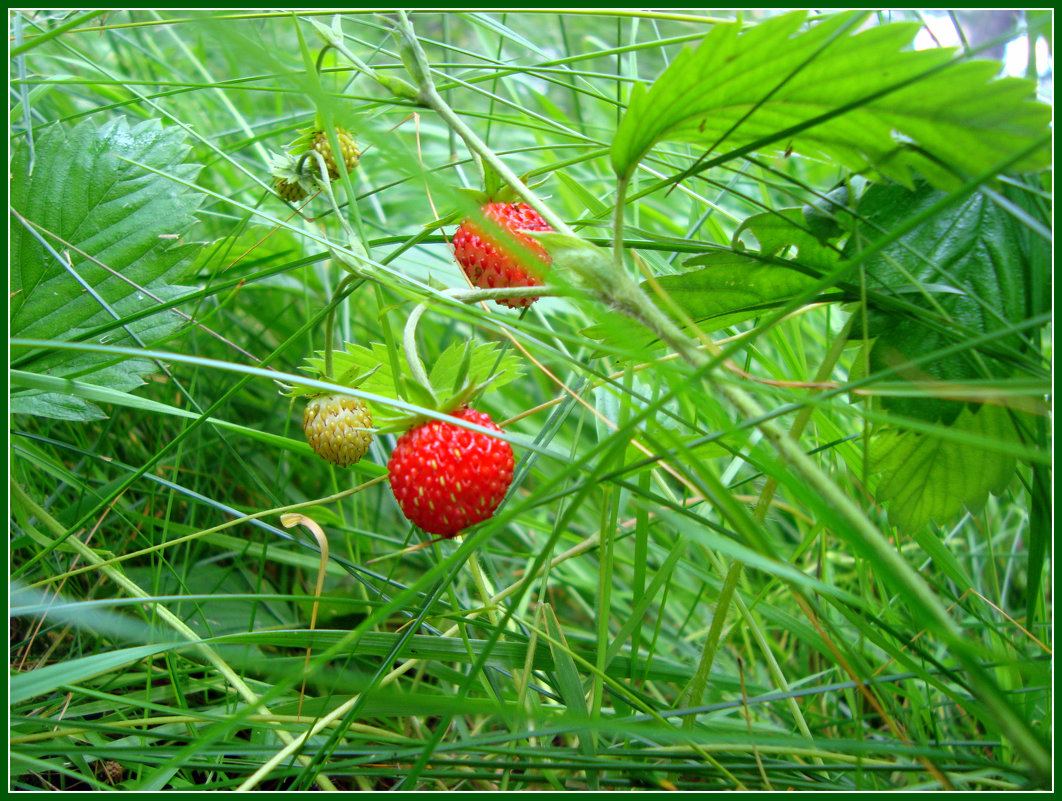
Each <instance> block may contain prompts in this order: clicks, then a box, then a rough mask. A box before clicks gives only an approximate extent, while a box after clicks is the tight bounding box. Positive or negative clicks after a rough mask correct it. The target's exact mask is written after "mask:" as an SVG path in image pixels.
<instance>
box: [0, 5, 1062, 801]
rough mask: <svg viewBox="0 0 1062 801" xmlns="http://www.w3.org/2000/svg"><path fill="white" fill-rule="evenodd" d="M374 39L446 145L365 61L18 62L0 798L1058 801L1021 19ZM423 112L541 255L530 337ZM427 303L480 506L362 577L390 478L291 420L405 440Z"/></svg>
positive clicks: (210, 29) (1044, 418) (17, 24)
mask: <svg viewBox="0 0 1062 801" xmlns="http://www.w3.org/2000/svg"><path fill="white" fill-rule="evenodd" d="M930 16H931V18H932V19H935V20H936V19H940V18H941V15H939V14H936V15H930ZM410 21H411V25H412V30H413V31H415V35H416V38H417V45H416V47H417V48H421V52H422V53H423V55H424V57H425V58H426V60H427V64H428V65H429V67H430V74H431V77H432V80H433V82H434V85H435V86H436V87H437V89H438V95H437V100H436V99H432V98H429V97H428V94H427V93H423V92H422V93H421V94H420V95H419V96H418V94H417V88H418V87H417V86H414V84H418V82H419V83H423V81H424V80H425V76H424V75H418V72H419V70H420V69H421V68H420V67H418V61H417V56H418V53H417V49H416V48H414V47H413V46H412V43H411V42H410V41H409V39H404V38H403V36H402V34H401V32H400V29H401V18H400V16H399V15H397V14H393V13H392V14H364V15H358V14H344V15H342V16H341V17H339V18H338V21H336V22H334V23H333V17H332V15H331V14H321V13H313V14H301V13H300V14H292V13H283V12H253V13H251V12H248V13H240V12H198V11H194V12H172V11H171V12H154V11H131V12H120V11H110V12H100V11H95V12H78V13H75V12H58V11H51V12H48V11H44V12H36V13H33V14H31V13H28V12H12V13H11V14H10V15H9V28H10V33H11V37H12V39H11V41H12V42H13V45H12V48H11V56H12V73H11V74H12V76H13V78H12V81H11V87H12V90H13V91H12V95H11V96H12V98H13V101H12V106H11V111H10V119H11V131H10V148H11V150H10V158H9V164H10V171H11V175H12V181H11V215H10V225H11V241H10V254H11V285H10V289H9V293H10V300H9V312H10V313H9V319H10V323H11V344H10V353H11V370H10V372H9V377H10V380H11V397H10V402H11V411H12V416H11V436H10V472H11V487H10V497H11V520H10V528H11V539H10V544H9V558H10V570H11V581H12V583H11V588H12V599H11V602H10V606H11V612H12V617H11V638H10V639H11V647H10V656H9V661H10V666H11V680H10V707H9V723H10V729H11V743H12V745H11V780H10V787H11V789H15V790H27V789H41V788H47V789H90V788H91V789H110V788H114V787H117V788H120V789H125V790H153V789H215V790H229V789H236V788H238V787H242V788H244V789H251V788H254V787H257V788H259V789H312V788H314V787H316V788H319V789H325V790H329V789H361V790H384V789H395V788H398V789H404V790H413V789H450V790H476V789H479V790H525V789H535V790H538V789H556V790H572V789H606V790H613V789H665V790H671V789H682V790H696V789H709V790H711V789H757V790H788V789H797V790H813V791H814V790H818V791H832V790H892V789H910V790H918V789H966V788H969V789H1023V788H1045V787H1048V786H1050V784H1051V781H1052V780H1051V760H1050V746H1051V741H1050V737H1051V733H1050V727H1051V717H1050V710H1051V707H1052V704H1051V701H1052V695H1051V680H1050V678H1051V677H1050V670H1049V667H1050V657H1051V647H1052V646H1051V642H1052V623H1053V607H1052V593H1051V590H1052V587H1051V582H1050V580H1049V577H1050V566H1051V561H1050V553H1049V541H1050V519H1051V508H1050V491H1049V488H1050V486H1051V483H1050V482H1051V476H1050V471H1051V464H1052V463H1051V459H1050V448H1051V441H1050V439H1049V435H1048V429H1049V422H1048V421H1049V417H1048V415H1049V411H1050V410H1049V406H1048V405H1047V397H1048V395H1049V393H1050V388H1051V381H1050V378H1051V364H1052V362H1051V358H1052V344H1051V312H1050V308H1051V306H1050V302H1049V297H1050V294H1049V293H1050V286H1051V276H1050V273H1051V271H1050V255H1051V244H1052V233H1051V230H1050V220H1051V215H1050V208H1051V201H1052V173H1051V172H1050V163H1051V162H1050V157H1051V153H1050V150H1049V143H1050V132H1049V128H1048V124H1049V121H1050V117H1051V107H1050V100H1051V98H1050V87H1051V83H1050V72H1049V70H1048V71H1046V72H1044V71H1043V69H1042V68H1043V67H1044V65H1043V64H1042V63H1040V64H1038V63H1037V62H1036V58H1037V56H1036V54H1037V53H1038V52H1040V51H1039V50H1038V48H1037V42H1040V43H1041V44H1042V43H1043V42H1044V41H1045V40H1046V42H1047V44H1048V47H1049V48H1050V46H1051V40H1050V33H1049V31H1050V22H1051V16H1050V14H1046V15H1045V14H1044V13H1040V12H1028V13H1015V14H1013V15H1010V16H1007V17H1005V19H1004V28H1005V29H1001V31H1000V32H999V33H998V34H996V35H995V37H996V38H994V39H993V38H992V35H991V34H990V35H988V39H987V41H985V40H983V39H977V38H976V37H975V33H977V32H978V31H979V30H980V29H981V27H982V26H981V23H982V22H983V21H984V20H982V19H979V18H976V17H969V16H963V17H961V18H960V17H958V16H954V15H953V16H952V17H951V21H952V23H953V24H955V25H956V26H958V28H959V29H960V30H961V31H962V34H963V35H964V36H966V35H967V34H969V39H968V40H967V43H968V45H969V52H967V53H964V52H961V51H960V52H956V51H953V50H950V49H947V48H928V49H923V50H919V51H914V50H912V49H911V46H910V43H911V41H912V40H913V39H914V37H915V35H916V34H917V32H918V31H919V30H920V28H921V27H922V25H923V24H924V23H925V22H926V21H927V20H926V18H925V17H923V15H922V14H921V13H919V12H903V13H901V14H892V15H890V14H884V13H882V14H875V13H870V12H866V13H855V12H845V13H835V12H824V13H822V14H817V15H808V14H805V13H803V12H796V13H791V14H783V13H781V12H748V13H746V14H744V15H742V17H741V18H740V19H735V17H734V16H733V15H732V14H731V13H730V12H715V13H713V14H712V15H709V16H704V15H701V14H693V13H688V14H687V13H683V14H669V13H649V12H615V11H613V12H605V11H601V12H593V11H574V10H573V11H572V12H570V13H565V14H556V13H534V12H525V13H501V12H497V13H495V12H490V13H487V12H478V11H468V12H457V11H452V12H417V13H412V14H410ZM321 26H324V27H321ZM333 26H334V27H333ZM330 31H332V32H334V35H336V36H337V37H338V39H337V42H338V44H340V45H341V47H338V48H337V47H331V48H325V47H324V39H323V38H322V37H327V36H329V35H331V34H330V33H329V32H330ZM396 34H397V35H396ZM1021 39H1026V40H1028V42H1029V44H1030V48H1029V52H1030V54H1031V56H1030V62H1029V76H1030V78H1032V79H1036V78H1037V77H1039V78H1041V81H1040V84H1039V92H1040V95H1041V97H1040V100H1041V101H1044V102H1036V93H1037V91H1038V86H1037V83H1036V82H1035V80H1024V79H1018V78H1005V79H998V78H997V75H998V73H999V64H998V63H993V62H989V61H985V60H983V56H982V58H981V59H979V58H978V53H979V49H980V50H986V51H987V50H988V49H990V48H991V47H993V46H998V45H1001V44H1003V43H1005V42H1007V41H1011V40H1013V41H1018V40H1021ZM1049 52H1050V51H1049ZM1045 75H1046V76H1047V77H1046V80H1044V79H1043V78H1044V76H1045ZM399 81H401V83H399ZM433 103H434V106H435V107H434V108H432V107H430V106H432V104H433ZM440 105H441V106H445V107H446V108H449V109H452V110H453V112H454V115H455V117H456V119H458V120H459V121H460V122H461V123H463V124H464V125H466V126H468V128H469V129H470V130H471V131H472V132H474V133H475V135H476V136H477V137H478V138H479V139H480V140H482V142H483V145H482V152H480V153H479V157H480V158H481V159H482V158H487V160H488V161H491V162H493V163H494V164H495V166H498V165H500V166H502V167H504V168H507V169H508V170H511V172H512V173H514V174H516V175H519V176H521V177H522V178H523V179H524V180H525V181H526V182H527V183H528V184H529V185H530V186H531V187H532V189H531V192H533V194H534V195H535V197H537V198H538V199H539V200H540V201H541V202H542V203H543V204H544V205H545V207H546V208H547V209H548V211H549V212H550V213H551V214H552V215H554V216H555V218H556V219H557V220H558V221H559V222H560V225H561V226H564V227H565V228H567V229H568V231H567V232H564V235H563V236H560V235H558V236H556V237H553V238H552V239H551V238H549V237H547V238H545V239H544V241H546V243H547V246H548V247H551V248H552V249H553V250H554V255H555V264H554V268H553V271H552V273H551V275H550V279H549V280H550V284H551V285H553V286H554V287H555V289H556V291H555V292H546V293H544V294H545V295H546V297H543V299H542V300H540V301H538V302H537V303H536V304H535V305H534V306H532V307H531V308H530V309H529V310H527V311H526V312H524V313H517V312H514V311H511V310H509V309H504V308H502V307H500V306H497V305H495V304H493V303H489V304H471V303H463V302H461V301H460V299H456V298H455V297H454V296H453V295H452V294H446V292H445V291H446V290H448V289H460V288H464V287H466V286H467V283H466V281H465V279H464V278H463V276H462V275H461V273H460V270H459V268H458V267H457V265H456V264H455V263H454V261H453V258H452V255H451V252H450V249H449V247H448V237H449V236H450V235H452V233H453V225H452V223H453V222H456V221H457V220H459V219H460V218H461V217H462V216H463V215H464V214H466V213H468V212H469V211H470V209H471V208H473V207H474V205H475V204H474V201H471V200H470V199H469V194H468V192H467V191H462V190H469V189H472V190H478V189H482V188H483V187H482V180H483V176H482V175H481V172H480V170H481V167H480V165H479V164H477V162H476V160H474V159H473V158H472V156H471V154H470V152H469V149H468V147H467V146H466V144H467V143H466V141H465V139H464V138H463V137H462V135H461V134H462V131H461V130H460V128H459V127H458V126H455V124H454V123H453V122H452V121H450V120H448V119H447V117H446V116H445V115H444V114H442V113H440ZM314 125H322V126H323V127H325V128H326V129H328V128H331V127H333V126H336V125H340V126H343V127H346V128H348V129H350V130H351V131H353V132H354V133H355V135H356V137H357V140H358V142H359V144H360V146H361V149H362V158H361V163H360V165H359V166H358V168H357V170H355V171H354V172H353V173H352V174H350V175H345V176H343V177H341V179H340V180H338V181H337V182H335V183H334V184H333V185H332V192H333V194H334V197H335V201H336V202H335V205H333V204H332V202H331V201H330V200H329V198H328V193H326V192H322V193H320V194H318V195H316V196H314V197H311V198H310V199H308V200H307V201H305V203H304V204H299V205H298V206H291V205H288V204H286V203H284V202H283V201H281V200H280V199H279V198H278V197H277V196H276V195H275V194H274V193H273V192H272V191H271V185H272V178H271V176H270V175H269V172H268V166H267V165H268V163H269V155H270V154H271V153H279V152H282V151H283V150H284V148H285V146H286V145H287V144H288V143H289V142H291V141H292V140H293V139H295V138H296V137H297V136H298V132H299V131H300V130H304V129H306V128H307V127H308V126H314ZM498 176H499V173H498V172H497V170H495V169H493V168H492V167H489V166H488V168H487V171H486V177H487V179H488V180H490V181H496V180H500V179H499V177H498ZM503 177H504V176H503ZM299 206H301V208H300V207H299ZM337 211H338V214H337ZM340 218H341V219H342V222H341V219H340ZM555 227H558V228H559V227H560V226H555ZM569 234H570V235H569ZM573 236H577V237H579V239H573V238H572V237H573ZM617 238H618V245H617V243H616V241H615V240H617ZM591 245H593V246H595V247H591ZM422 303H426V304H427V308H426V310H423V315H422V316H421V317H420V318H419V322H418V324H417V327H416V337H415V343H416V347H417V351H418V353H419V356H420V358H421V359H422V360H423V362H424V364H425V365H426V367H427V369H428V370H429V371H430V372H431V375H432V377H433V379H435V380H437V383H439V384H440V385H442V384H445V385H447V386H444V387H443V386H440V387H437V390H441V391H442V393H443V394H445V392H446V391H448V390H449V388H450V387H449V385H450V384H451V383H453V382H454V381H455V379H456V377H457V376H458V375H459V374H460V373H461V372H462V369H461V367H460V352H461V347H462V346H463V345H464V343H466V342H471V343H474V344H477V345H479V348H478V349H477V350H476V351H475V355H474V356H473V358H472V359H470V360H469V362H468V363H467V364H466V365H465V366H466V367H467V368H468V369H469V370H471V372H473V373H475V377H476V378H477V380H478V381H480V382H484V381H485V380H486V379H487V378H489V377H490V376H491V375H494V376H497V378H496V379H495V380H493V381H491V382H490V383H489V385H488V386H487V391H485V392H484V393H483V395H482V396H481V397H480V398H478V399H477V400H476V401H475V405H476V406H477V408H480V409H482V410H484V411H488V412H489V413H490V414H491V416H492V417H493V419H494V420H495V421H497V422H499V423H502V424H503V425H504V429H505V438H506V439H508V440H509V441H510V442H511V443H512V444H513V446H514V451H515V453H516V456H517V469H516V478H515V481H514V483H513V489H512V491H511V493H510V495H509V497H508V498H507V500H506V502H505V503H504V504H503V505H502V507H501V508H500V510H499V512H498V514H497V515H496V516H495V517H494V518H492V519H491V520H489V521H487V522H485V523H483V524H481V525H480V526H477V527H475V528H473V529H471V530H470V531H468V532H467V534H466V535H465V536H463V537H461V538H459V539H457V540H454V541H451V542H444V543H435V544H433V545H431V546H430V547H428V548H425V549H421V550H417V551H415V552H412V553H408V554H403V555H400V556H392V557H391V558H389V559H386V560H381V561H371V560H375V559H379V558H380V557H384V556H388V555H393V554H395V552H397V551H399V550H400V549H403V548H405V547H406V546H409V545H412V544H416V543H419V542H422V541H423V540H425V539H426V538H425V537H424V536H423V535H422V534H421V533H420V532H417V531H414V530H411V528H410V526H409V524H408V523H407V522H406V521H405V519H404V518H403V517H402V516H401V514H400V512H399V510H398V508H397V506H396V504H395V502H394V499H393V497H392V496H391V494H390V491H389V489H388V487H387V485H386V480H385V479H386V467H385V466H386V463H387V456H388V454H389V452H390V449H391V447H392V446H393V443H394V437H395V436H396V435H397V434H398V433H400V431H397V430H393V429H395V426H391V428H387V429H385V430H383V431H381V433H379V434H378V435H377V436H376V438H375V440H374V444H373V446H372V449H371V451H370V453H369V455H368V456H367V457H366V458H365V459H364V460H363V461H362V462H360V463H358V464H357V465H356V466H354V467H353V468H351V469H349V470H344V471H339V470H334V469H332V468H331V467H330V466H329V465H327V464H326V463H325V462H323V461H321V460H319V459H318V458H317V457H316V456H314V454H313V453H312V452H311V451H310V449H309V447H308V446H307V445H306V443H305V441H304V438H303V435H302V432H301V430H300V423H301V415H302V400H301V399H300V398H298V397H295V398H293V397H291V394H292V392H291V388H292V387H294V388H295V392H294V394H295V395H298V394H299V393H300V392H302V393H310V392H317V391H328V390H329V389H330V388H331V389H332V390H335V389H336V388H337V387H336V384H338V385H339V387H340V388H342V387H343V386H344V385H347V384H348V382H349V381H350V380H351V379H353V378H355V377H356V376H359V375H360V376H364V374H365V373H366V372H369V371H372V370H375V372H372V373H371V375H370V376H369V378H368V379H366V380H365V381H363V382H362V383H361V384H359V385H358V388H357V389H355V390H349V386H347V389H348V390H349V391H350V392H351V393H352V394H360V396H362V397H365V398H366V399H367V400H368V401H369V402H370V405H371V408H372V409H373V411H374V414H376V415H377V419H378V422H379V423H380V425H381V426H384V425H387V424H388V423H390V422H393V420H394V419H395V418H402V417H407V418H408V416H409V415H411V414H412V415H417V414H420V415H431V414H432V413H433V410H432V408H431V403H432V402H433V398H432V397H431V396H430V395H428V394H427V393H424V392H423V391H418V390H417V389H416V388H415V387H414V386H413V385H412V384H411V382H410V381H409V374H410V370H409V367H408V366H407V360H406V354H405V352H404V349H403V336H404V331H403V329H404V327H405V325H406V322H407V320H408V319H409V318H410V315H411V313H413V312H414V309H415V308H417V307H418V306H419V304H422ZM661 320H662V321H663V322H662V323H661V324H657V323H658V322H659V321H661ZM330 321H332V322H331V323H330ZM330 324H331V325H332V328H333V331H334V345H335V347H336V351H335V354H334V358H335V369H334V370H333V374H332V375H333V377H334V379H335V381H334V382H333V380H331V379H330V378H329V377H328V376H327V375H325V374H324V373H323V368H324V364H325V361H324V357H323V355H322V354H323V351H324V350H325V349H326V344H325V343H326V336H327V332H328V330H329V325H330ZM485 374H486V375H485ZM434 400H441V398H436V399H434ZM425 407H428V408H425ZM294 514H301V515H304V516H305V517H304V518H291V517H288V516H287V515H294ZM315 525H316V526H319V527H320V536H321V537H323V538H324V539H323V540H322V539H319V538H317V537H316V536H315V535H314V534H313V530H314V526H315ZM322 546H324V547H322ZM322 555H323V557H324V558H322ZM322 566H323V567H322ZM321 570H323V595H322V596H321V597H317V587H318V581H319V578H320V576H321V575H322V574H321V573H320V572H319V571H321Z"/></svg>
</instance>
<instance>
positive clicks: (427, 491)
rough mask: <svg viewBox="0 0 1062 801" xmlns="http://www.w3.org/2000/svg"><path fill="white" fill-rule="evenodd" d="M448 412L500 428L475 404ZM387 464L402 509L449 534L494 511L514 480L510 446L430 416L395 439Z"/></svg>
mask: <svg viewBox="0 0 1062 801" xmlns="http://www.w3.org/2000/svg"><path fill="white" fill-rule="evenodd" d="M451 416H452V417H455V418H457V419H458V420H465V421H467V422H469V423H476V424H477V425H481V426H483V427H484V428H489V429H492V430H494V431H501V429H500V428H499V427H498V426H497V425H495V424H494V423H493V422H491V419H490V416H489V415H487V414H484V413H483V412H477V411H475V410H474V409H468V408H464V409H460V410H458V411H456V412H454V413H453V414H452V415H451ZM387 469H388V470H389V471H390V473H391V490H392V491H393V492H394V494H395V499H396V500H397V501H398V505H399V507H400V508H401V509H402V514H404V515H405V516H406V517H407V518H408V519H409V520H411V521H412V522H413V523H415V524H416V525H417V526H419V527H420V528H421V529H423V530H424V531H426V532H427V533H429V534H434V535H436V536H440V537H446V538H449V537H453V536H454V535H455V534H457V533H459V532H460V531H462V530H464V529H466V528H468V527H469V526H471V525H474V524H476V523H479V522H480V521H482V520H486V519H487V518H488V517H490V516H491V515H493V514H494V512H495V510H496V509H497V508H498V504H500V503H501V502H502V499H503V498H504V497H505V493H506V492H507V491H508V489H509V485H510V484H512V481H513V449H512V448H511V447H509V443H507V442H505V441H504V440H501V439H498V438H496V437H492V436H489V435H487V434H481V433H479V432H478V431H470V430H469V429H467V428H462V427H461V426H459V425H455V424H454V423H448V422H443V421H441V420H430V421H428V422H427V423H422V424H420V425H419V426H415V427H414V428H411V429H410V430H409V431H407V432H406V433H405V434H403V435H402V436H401V437H400V438H399V440H398V443H397V444H396V445H395V450H394V452H393V453H392V454H391V459H390V461H388V463H387Z"/></svg>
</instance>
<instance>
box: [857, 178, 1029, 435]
mask: <svg viewBox="0 0 1062 801" xmlns="http://www.w3.org/2000/svg"><path fill="white" fill-rule="evenodd" d="M944 197H946V195H945V193H944V192H941V191H939V190H935V189H932V188H931V187H929V186H928V185H927V184H925V183H921V182H919V183H918V184H917V188H916V190H915V191H913V192H911V191H908V190H907V189H905V188H904V187H902V186H897V185H895V184H892V185H874V186H871V187H870V188H869V189H868V190H867V192H866V194H865V195H864V196H863V199H862V200H861V201H860V203H859V223H858V225H857V227H856V230H855V233H854V235H853V236H852V237H850V238H849V240H848V242H847V244H846V246H845V248H844V254H845V256H846V257H851V256H854V255H856V254H858V252H859V250H860V249H861V248H862V247H864V246H865V245H866V244H868V243H869V242H873V241H875V240H877V239H879V238H880V237H881V236H882V233H883V232H888V231H891V230H893V229H895V228H896V227H898V226H899V225H901V224H902V223H905V222H907V221H908V220H911V219H913V218H915V217H917V216H918V215H920V214H921V213H922V212H925V211H927V210H928V209H929V208H930V207H932V206H933V205H935V204H936V203H937V202H938V201H940V200H942V199H943V198H944ZM1025 234H1026V229H1025V227H1024V225H1023V223H1022V222H1019V220H1018V219H1016V218H1015V217H1014V216H1012V215H1011V214H1009V213H1008V212H1007V211H1006V210H1004V209H1003V208H1001V206H1000V205H999V204H998V203H997V202H995V201H993V200H992V199H990V198H989V197H988V196H986V195H984V194H975V195H972V196H970V197H969V198H967V199H966V200H964V201H962V202H961V203H958V204H955V205H952V206H951V207H950V208H949V209H948V210H946V211H944V212H943V213H939V214H933V215H932V216H930V218H929V219H928V220H927V221H926V222H925V223H924V224H922V225H920V226H918V227H917V228H915V229H914V230H913V231H911V232H909V233H908V234H907V235H905V236H904V237H902V238H901V239H900V240H898V241H896V242H894V243H892V244H890V245H888V246H887V247H886V248H885V249H884V250H882V251H880V252H879V253H877V254H876V255H874V256H872V257H871V258H870V259H868V260H866V261H865V262H864V270H865V272H866V276H867V286H868V288H869V289H870V290H871V291H872V292H874V293H875V294H876V296H877V297H879V298H886V297H888V296H890V295H891V296H892V297H894V298H895V297H902V300H903V301H904V302H905V303H906V304H907V305H908V308H907V309H906V310H902V311H892V310H890V309H888V308H887V307H884V306H883V305H882V304H881V302H880V301H878V302H874V301H872V304H871V305H872V309H873V310H874V312H875V313H874V315H873V320H874V330H873V331H872V332H868V333H870V334H871V335H872V336H876V340H875V341H874V342H873V343H871V345H870V352H869V366H870V369H871V372H877V371H882V370H896V371H897V372H898V373H900V375H901V377H905V378H908V379H909V380H911V381H913V382H915V383H916V384H918V385H920V386H923V387H925V388H926V395H927V396H924V397H892V398H885V399H883V400H882V404H883V406H884V408H885V409H887V410H889V411H892V412H895V413H898V414H903V415H907V416H912V417H917V418H920V419H923V420H928V421H937V420H942V421H943V422H945V423H950V422H951V421H953V420H954V419H955V418H956V417H957V416H958V414H959V412H960V410H961V403H960V402H957V401H948V400H941V399H938V398H934V397H932V395H933V391H934V385H935V384H936V383H937V382H941V381H944V382H961V381H964V380H973V379H984V378H990V379H991V378H996V379H999V380H1000V381H1002V380H1004V379H1005V378H1007V377H1009V376H1010V375H1012V374H1013V372H1014V369H1015V359H1016V358H1018V354H1020V353H1021V351H1022V350H1023V348H1025V347H1026V345H1027V343H1026V342H1025V340H1023V339H1022V337H1021V336H1019V335H1017V334H1015V333H1013V327H1014V325H1015V324H1018V323H1021V322H1022V321H1024V320H1025V319H1026V317H1027V314H1026V292H1027V285H1028V281H1027V276H1028V275H1029V274H1030V269H1031V267H1030V258H1031V257H1032V252H1031V251H1029V249H1028V248H1029V243H1027V242H1026V241H1025V240H1026V236H1025ZM1032 244H1033V245H1035V244H1036V243H1035V242H1033V243H1032ZM1039 246H1040V247H1047V245H1046V243H1044V242H1043V241H1042V240H1041V241H1040V242H1039ZM912 305H913V306H914V307H915V308H914V310H912V309H911V308H910V306H912ZM992 332H995V333H997V334H998V336H997V337H996V338H995V339H994V340H993V341H992V342H991V343H990V344H989V345H988V346H985V347H983V348H978V349H975V350H967V351H963V352H958V353H944V354H942V355H941V356H940V358H936V359H933V358H930V359H928V360H927V359H925V357H931V356H932V355H933V354H934V353H936V352H939V351H944V350H945V349H947V348H949V347H950V346H952V345H954V344H956V343H960V342H962V341H963V340H966V339H969V338H971V337H975V336H978V335H981V334H986V333H992ZM915 359H922V361H920V363H919V364H918V365H917V366H912V365H909V364H908V363H909V362H910V361H912V360H915Z"/></svg>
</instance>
